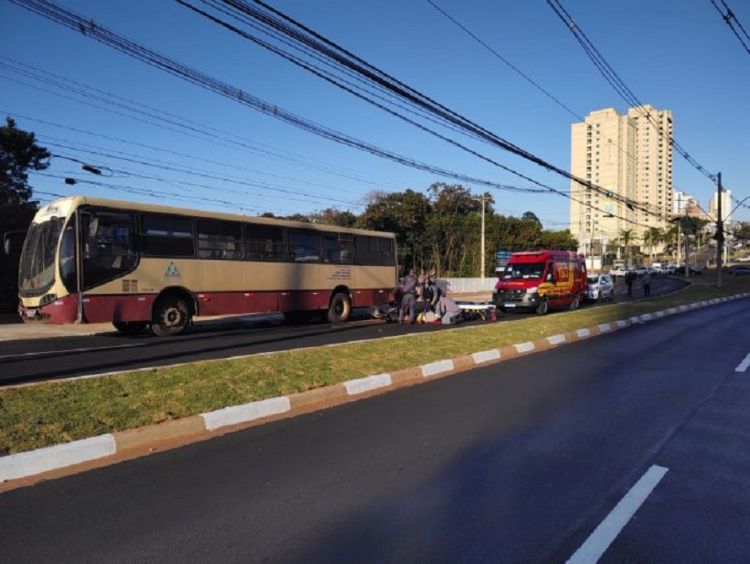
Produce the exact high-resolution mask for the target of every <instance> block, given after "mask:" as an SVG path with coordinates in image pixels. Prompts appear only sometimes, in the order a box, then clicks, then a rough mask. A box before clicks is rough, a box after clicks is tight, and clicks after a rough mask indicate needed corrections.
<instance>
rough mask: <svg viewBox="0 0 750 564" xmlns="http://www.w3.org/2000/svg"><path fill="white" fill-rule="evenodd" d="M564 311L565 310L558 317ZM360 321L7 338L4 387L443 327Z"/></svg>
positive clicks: (621, 293)
mask: <svg viewBox="0 0 750 564" xmlns="http://www.w3.org/2000/svg"><path fill="white" fill-rule="evenodd" d="M683 284H684V282H682V281H680V280H677V279H670V278H655V279H654V281H653V284H652V294H653V295H659V294H663V293H666V292H671V291H674V290H675V289H677V288H679V287H681V286H682V285H683ZM616 288H617V300H618V301H627V300H629V299H633V298H639V297H642V295H643V294H642V290H641V289H640V286H639V285H638V284H636V286H635V288H634V296H633V297H632V298H629V297H628V296H626V292H625V285H624V283H623V282H622V281H620V282H618V283H617V285H616ZM586 307H592V306H591V305H589V306H586ZM560 313H562V312H559V313H556V314H555V315H559V314H560ZM522 315H534V314H521V313H509V314H507V315H506V316H504V318H503V319H517V318H518V317H519V316H522ZM359 319H360V320H359V321H354V322H350V323H345V324H338V325H329V324H324V323H318V324H302V325H292V324H287V323H284V321H283V317H282V316H280V315H276V316H259V318H258V319H257V320H256V321H250V322H248V321H236V322H234V323H232V322H226V323H222V324H220V325H217V324H201V323H198V324H196V325H195V326H193V327H192V328H191V329H190V330H189V331H187V332H186V333H185V334H184V335H180V336H178V337H172V338H161V339H160V338H156V337H152V336H149V335H145V334H144V335H138V336H123V335H120V334H118V333H115V332H113V333H108V334H103V335H88V336H76V337H55V338H49V339H33V340H32V339H29V340H20V341H3V342H0V385H2V384H6V385H7V384H15V383H20V382H31V381H39V380H50V379H56V378H68V377H74V376H81V375H88V374H99V373H104V372H112V371H121V370H129V369H135V368H143V367H149V366H163V365H167V364H175V363H179V362H188V361H194V360H205V359H212V358H226V357H230V356H236V355H247V354H255V353H262V352H270V351H279V350H288V349H294V348H299V347H312V346H320V345H327V344H332V343H343V342H348V341H354V340H359V339H376V338H379V337H384V336H393V335H400V334H404V333H411V332H427V331H439V330H442V329H443V328H442V327H439V326H438V327H436V326H427V325H417V326H399V325H395V324H386V323H383V322H380V321H374V320H365V319H363V316H362V315H361V314H360V317H359ZM480 323H481V322H480Z"/></svg>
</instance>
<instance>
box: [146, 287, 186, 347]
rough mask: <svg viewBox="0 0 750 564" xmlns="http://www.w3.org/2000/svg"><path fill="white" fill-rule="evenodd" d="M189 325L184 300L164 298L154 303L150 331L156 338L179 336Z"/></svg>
mask: <svg viewBox="0 0 750 564" xmlns="http://www.w3.org/2000/svg"><path fill="white" fill-rule="evenodd" d="M188 325H190V310H189V309H188V305H187V303H186V302H185V301H184V300H181V299H179V298H175V297H171V296H165V297H163V298H161V299H160V300H159V301H158V302H157V303H156V308H155V310H154V319H153V321H152V322H151V331H152V332H153V333H154V335H156V336H157V337H171V336H173V335H179V334H180V333H182V332H183V331H184V330H185V328H186V327H187V326H188Z"/></svg>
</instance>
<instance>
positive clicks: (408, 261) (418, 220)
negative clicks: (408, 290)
mask: <svg viewBox="0 0 750 564" xmlns="http://www.w3.org/2000/svg"><path fill="white" fill-rule="evenodd" d="M431 212H432V204H431V203H430V200H429V199H428V198H427V197H426V196H425V195H424V194H420V193H419V192H415V191H414V190H411V189H408V190H405V191H404V192H392V193H384V192H376V193H373V194H371V196H370V201H369V203H368V204H367V207H366V208H365V211H364V212H363V213H362V215H361V216H360V218H359V221H358V223H359V224H360V225H361V226H362V227H364V228H365V229H375V230H377V231H390V232H393V233H395V234H396V242H397V243H398V248H399V257H400V260H399V262H400V264H402V265H404V266H406V267H414V268H424V266H425V255H426V249H425V247H426V241H425V224H426V221H427V217H428V216H429V215H430V213H431Z"/></svg>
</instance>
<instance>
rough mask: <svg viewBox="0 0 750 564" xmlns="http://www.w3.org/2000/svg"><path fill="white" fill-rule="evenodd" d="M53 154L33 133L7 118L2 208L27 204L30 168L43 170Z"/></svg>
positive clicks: (0, 136) (2, 138)
mask: <svg viewBox="0 0 750 564" xmlns="http://www.w3.org/2000/svg"><path fill="white" fill-rule="evenodd" d="M49 158H50V154H49V151H47V149H45V148H43V147H40V146H39V145H37V144H36V141H35V139H34V134H33V133H29V132H28V131H23V130H22V129H18V128H17V127H16V122H15V121H14V120H13V119H12V118H11V117H7V118H6V120H5V125H4V126H3V127H0V208H3V209H5V208H6V207H7V206H14V205H19V204H25V203H27V202H28V201H29V200H30V199H31V186H29V175H28V171H29V170H44V169H45V168H47V167H48V166H49V162H48V161H49Z"/></svg>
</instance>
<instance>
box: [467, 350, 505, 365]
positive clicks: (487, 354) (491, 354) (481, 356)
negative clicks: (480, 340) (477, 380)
mask: <svg viewBox="0 0 750 564" xmlns="http://www.w3.org/2000/svg"><path fill="white" fill-rule="evenodd" d="M500 354H501V353H500V350H499V349H492V350H489V351H481V352H477V353H474V354H472V355H471V358H473V359H474V364H483V363H485V362H492V361H493V360H498V359H499V358H500Z"/></svg>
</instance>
